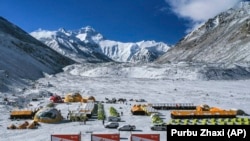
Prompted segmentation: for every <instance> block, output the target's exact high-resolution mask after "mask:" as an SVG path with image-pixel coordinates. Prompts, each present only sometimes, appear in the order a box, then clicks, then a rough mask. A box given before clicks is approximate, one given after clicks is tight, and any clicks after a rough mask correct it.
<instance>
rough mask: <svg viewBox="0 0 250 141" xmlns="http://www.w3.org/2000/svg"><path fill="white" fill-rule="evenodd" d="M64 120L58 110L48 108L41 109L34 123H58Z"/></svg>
mask: <svg viewBox="0 0 250 141" xmlns="http://www.w3.org/2000/svg"><path fill="white" fill-rule="evenodd" d="M62 120H63V117H62V115H61V112H60V111H59V110H57V109H56V108H53V107H52V108H51V107H46V108H43V109H40V110H39V111H38V112H37V113H36V114H35V117H34V121H36V122H44V123H56V122H60V121H62Z"/></svg>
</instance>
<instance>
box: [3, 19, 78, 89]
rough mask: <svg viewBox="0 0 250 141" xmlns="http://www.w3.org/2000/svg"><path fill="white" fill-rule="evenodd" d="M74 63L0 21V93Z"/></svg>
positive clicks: (7, 23)
mask: <svg viewBox="0 0 250 141" xmlns="http://www.w3.org/2000/svg"><path fill="white" fill-rule="evenodd" d="M73 63H75V62H74V61H73V60H71V59H69V58H67V57H65V56H63V55H61V54H59V53H57V52H55V51H54V50H52V49H51V48H49V47H48V46H46V45H44V44H43V43H41V42H40V41H38V40H36V39H35V38H33V37H32V36H30V35H29V34H28V33H26V32H25V31H23V30H22V29H21V28H19V27H18V26H16V25H14V24H12V23H11V22H9V21H7V20H6V19H4V18H2V17H0V91H7V90H9V86H10V85H16V87H17V88H18V87H19V88H21V87H23V86H21V85H25V81H26V80H35V79H38V78H40V77H43V76H44V74H46V73H47V74H53V73H57V72H60V71H62V68H63V67H65V66H67V65H70V64H73Z"/></svg>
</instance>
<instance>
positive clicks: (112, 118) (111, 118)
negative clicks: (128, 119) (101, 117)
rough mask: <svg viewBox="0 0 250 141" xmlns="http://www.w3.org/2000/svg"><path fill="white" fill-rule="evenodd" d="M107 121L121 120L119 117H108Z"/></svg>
mask: <svg viewBox="0 0 250 141" xmlns="http://www.w3.org/2000/svg"><path fill="white" fill-rule="evenodd" d="M108 121H115V122H118V121H121V118H120V117H114V116H109V117H108Z"/></svg>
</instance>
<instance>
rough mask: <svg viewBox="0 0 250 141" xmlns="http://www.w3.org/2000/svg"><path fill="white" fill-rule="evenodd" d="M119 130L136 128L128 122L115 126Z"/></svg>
mask: <svg viewBox="0 0 250 141" xmlns="http://www.w3.org/2000/svg"><path fill="white" fill-rule="evenodd" d="M117 129H118V130H119V131H133V130H135V129H136V127H135V125H130V124H126V125H122V126H120V127H118V128H117Z"/></svg>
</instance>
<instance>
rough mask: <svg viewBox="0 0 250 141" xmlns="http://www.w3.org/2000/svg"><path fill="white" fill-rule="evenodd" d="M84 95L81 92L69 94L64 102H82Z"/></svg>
mask: <svg viewBox="0 0 250 141" xmlns="http://www.w3.org/2000/svg"><path fill="white" fill-rule="evenodd" d="M81 101H82V96H81V94H80V93H73V94H71V93H70V94H67V95H66V96H65V99H64V102H81Z"/></svg>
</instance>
